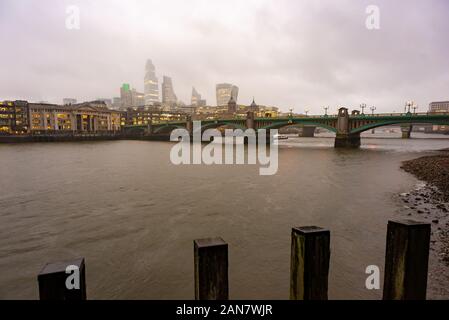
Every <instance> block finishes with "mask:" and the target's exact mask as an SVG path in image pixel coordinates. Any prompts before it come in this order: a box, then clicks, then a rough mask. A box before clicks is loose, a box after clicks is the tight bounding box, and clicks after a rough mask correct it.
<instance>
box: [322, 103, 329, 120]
mask: <svg viewBox="0 0 449 320" xmlns="http://www.w3.org/2000/svg"><path fill="white" fill-rule="evenodd" d="M323 108H324V116H325V117H327V110H329V106H327V107H323Z"/></svg>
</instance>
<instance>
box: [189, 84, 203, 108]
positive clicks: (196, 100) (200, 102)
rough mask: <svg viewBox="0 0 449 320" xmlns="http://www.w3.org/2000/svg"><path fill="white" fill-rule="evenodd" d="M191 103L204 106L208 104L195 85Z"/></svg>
mask: <svg viewBox="0 0 449 320" xmlns="http://www.w3.org/2000/svg"><path fill="white" fill-rule="evenodd" d="M190 104H191V105H192V106H195V107H202V106H205V105H206V100H204V99H201V95H200V94H199V93H198V91H196V89H195V87H192V99H191V100H190Z"/></svg>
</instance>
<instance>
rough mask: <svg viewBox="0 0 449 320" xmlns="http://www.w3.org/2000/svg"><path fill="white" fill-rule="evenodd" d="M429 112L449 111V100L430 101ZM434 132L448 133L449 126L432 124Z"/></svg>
mask: <svg viewBox="0 0 449 320" xmlns="http://www.w3.org/2000/svg"><path fill="white" fill-rule="evenodd" d="M429 113H449V101H436V102H431V103H429ZM431 131H433V132H440V133H447V132H449V126H437V125H434V126H432V130H431Z"/></svg>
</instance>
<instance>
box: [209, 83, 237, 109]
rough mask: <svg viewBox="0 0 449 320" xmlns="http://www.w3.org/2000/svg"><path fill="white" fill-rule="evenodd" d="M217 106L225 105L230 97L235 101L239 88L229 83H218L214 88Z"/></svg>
mask: <svg viewBox="0 0 449 320" xmlns="http://www.w3.org/2000/svg"><path fill="white" fill-rule="evenodd" d="M215 91H216V96H217V106H227V104H228V102H229V100H230V99H231V96H232V98H233V99H234V101H235V102H236V103H237V98H238V94H239V88H238V87H237V86H234V85H232V84H230V83H219V84H217V86H216V88H215Z"/></svg>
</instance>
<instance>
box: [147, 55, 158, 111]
mask: <svg viewBox="0 0 449 320" xmlns="http://www.w3.org/2000/svg"><path fill="white" fill-rule="evenodd" d="M144 95H145V96H144V99H145V105H152V104H154V103H155V102H159V84H158V80H157V77H156V68H155V67H154V64H153V62H152V61H151V60H150V59H148V60H147V63H146V65H145V78H144Z"/></svg>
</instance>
